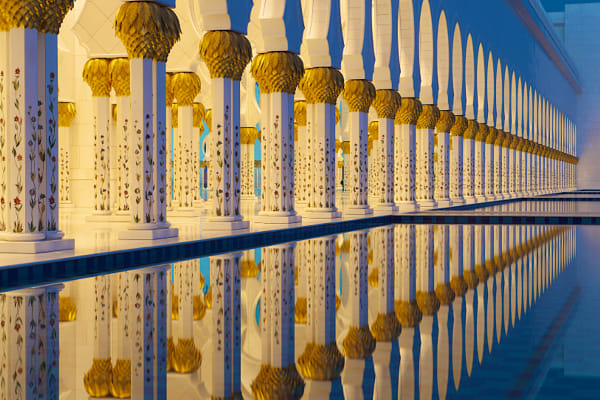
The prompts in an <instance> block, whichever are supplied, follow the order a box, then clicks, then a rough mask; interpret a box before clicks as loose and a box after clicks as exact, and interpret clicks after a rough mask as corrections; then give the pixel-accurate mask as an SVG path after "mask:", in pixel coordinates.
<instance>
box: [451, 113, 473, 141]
mask: <svg viewBox="0 0 600 400" xmlns="http://www.w3.org/2000/svg"><path fill="white" fill-rule="evenodd" d="M468 126H469V124H468V122H467V118H465V116H464V115H456V116H455V117H454V124H453V125H452V128H450V134H452V136H462V135H464V134H465V131H466V130H467V128H468Z"/></svg>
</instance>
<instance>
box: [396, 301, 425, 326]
mask: <svg viewBox="0 0 600 400" xmlns="http://www.w3.org/2000/svg"><path fill="white" fill-rule="evenodd" d="M395 309H396V318H398V321H400V325H402V326H403V327H405V328H411V327H415V326H417V325H419V322H421V318H423V313H422V312H421V310H420V309H419V306H418V304H417V302H416V300H411V301H396V303H395Z"/></svg>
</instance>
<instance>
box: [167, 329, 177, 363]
mask: <svg viewBox="0 0 600 400" xmlns="http://www.w3.org/2000/svg"><path fill="white" fill-rule="evenodd" d="M174 354H175V343H174V342H173V338H172V337H168V338H167V371H173V355H174Z"/></svg>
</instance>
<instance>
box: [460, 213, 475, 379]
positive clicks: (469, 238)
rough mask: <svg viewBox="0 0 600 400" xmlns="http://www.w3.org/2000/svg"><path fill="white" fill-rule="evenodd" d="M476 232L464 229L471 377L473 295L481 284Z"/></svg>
mask: <svg viewBox="0 0 600 400" xmlns="http://www.w3.org/2000/svg"><path fill="white" fill-rule="evenodd" d="M474 230H475V228H474V226H473V225H466V226H464V228H463V239H464V240H463V277H464V278H465V281H466V282H467V285H468V287H469V290H468V291H467V293H466V294H465V304H466V313H465V314H466V318H465V360H466V363H467V374H468V375H469V376H471V371H472V370H473V353H474V347H475V328H474V323H475V321H474V317H475V316H474V312H473V295H474V289H475V288H476V287H477V284H478V282H479V277H478V276H477V274H476V273H475V254H474V247H475V246H474Z"/></svg>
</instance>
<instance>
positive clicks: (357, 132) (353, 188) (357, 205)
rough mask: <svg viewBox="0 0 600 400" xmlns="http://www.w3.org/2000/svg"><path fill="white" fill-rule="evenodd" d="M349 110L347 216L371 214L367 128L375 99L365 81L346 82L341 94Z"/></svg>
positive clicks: (346, 157) (345, 165)
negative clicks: (370, 109) (370, 108)
mask: <svg viewBox="0 0 600 400" xmlns="http://www.w3.org/2000/svg"><path fill="white" fill-rule="evenodd" d="M343 96H344V100H345V101H346V103H347V104H348V109H349V115H348V119H349V127H350V129H349V130H350V143H349V151H348V152H347V153H345V154H344V172H347V174H346V176H347V177H348V178H347V179H346V178H345V179H344V190H345V191H347V192H349V199H348V200H347V201H348V205H347V206H346V209H345V210H344V212H345V213H346V214H348V215H368V214H372V213H373V209H372V208H371V207H370V206H369V173H370V172H371V171H369V170H368V164H369V160H368V135H369V132H368V125H369V107H370V106H371V103H372V102H373V100H374V99H375V87H374V86H373V84H372V83H371V82H369V81H367V80H364V79H355V80H350V81H347V82H346V84H345V88H344V92H343Z"/></svg>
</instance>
